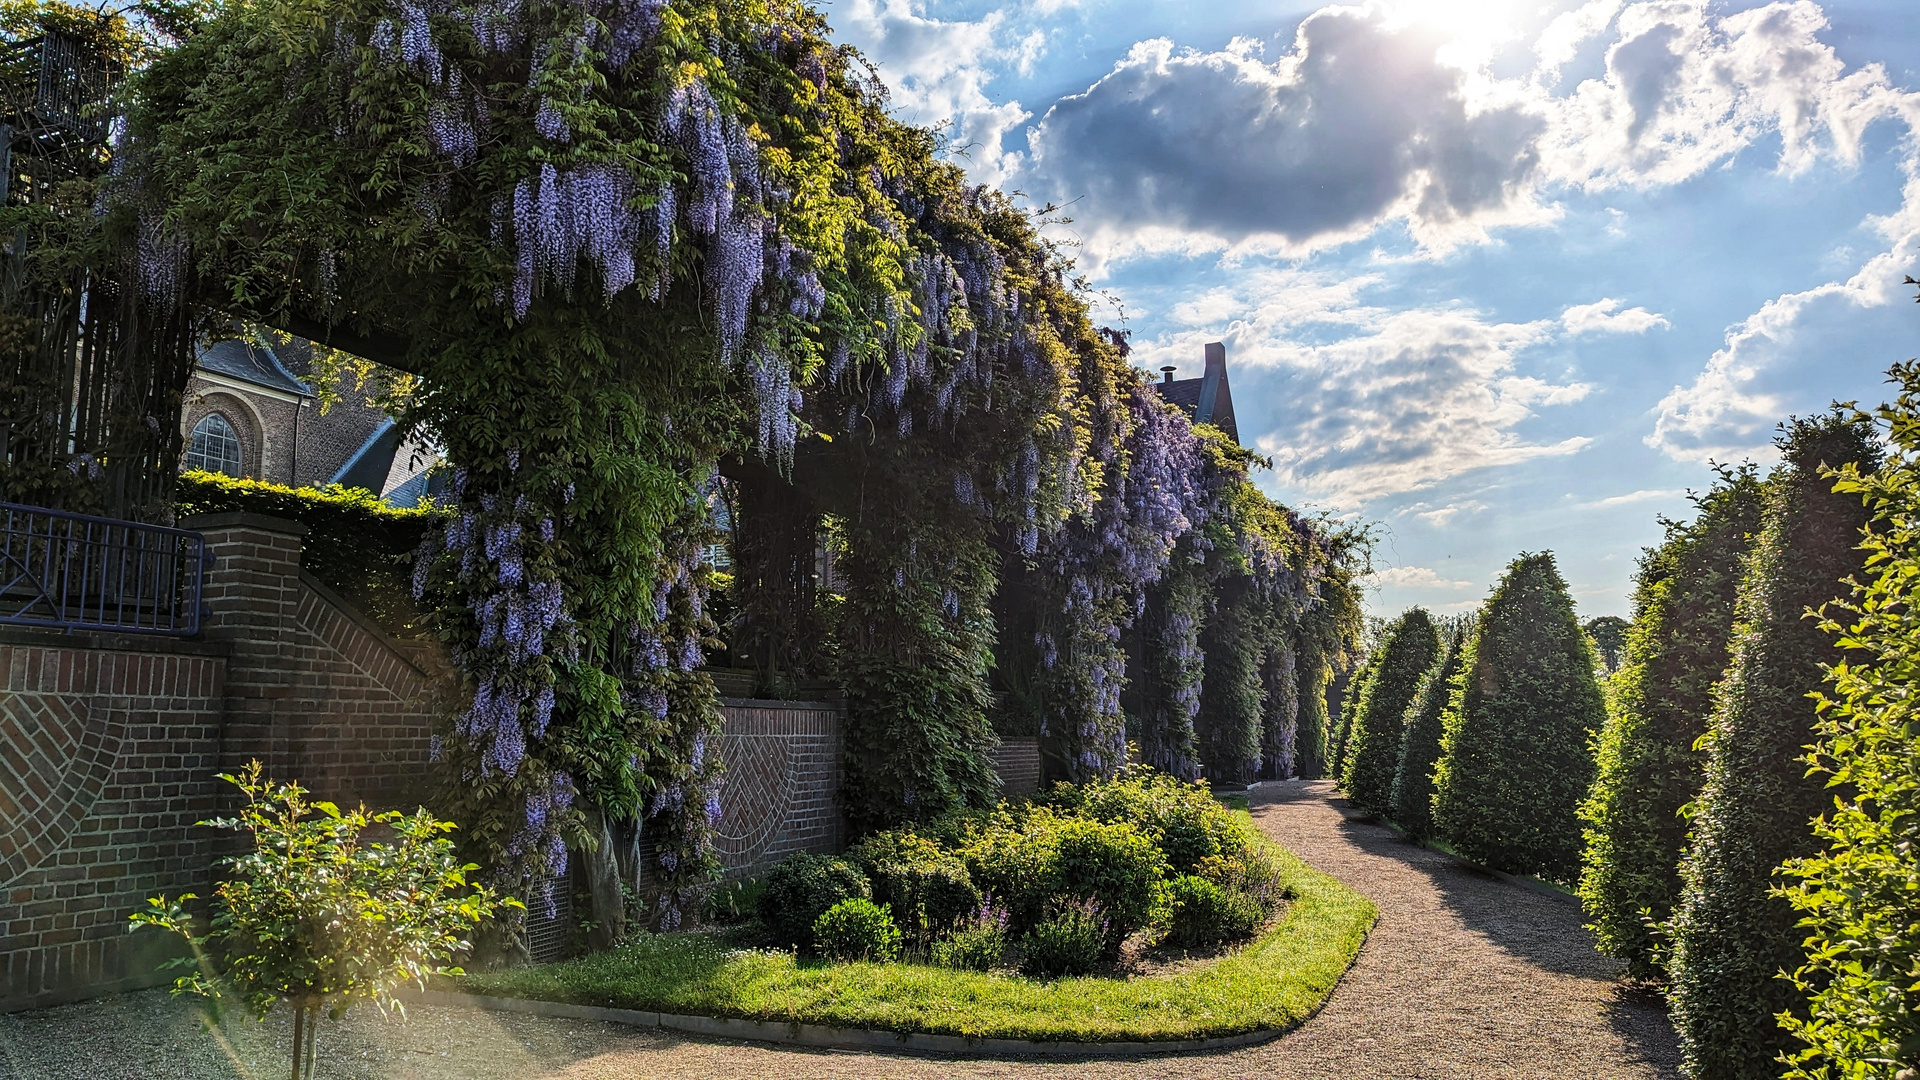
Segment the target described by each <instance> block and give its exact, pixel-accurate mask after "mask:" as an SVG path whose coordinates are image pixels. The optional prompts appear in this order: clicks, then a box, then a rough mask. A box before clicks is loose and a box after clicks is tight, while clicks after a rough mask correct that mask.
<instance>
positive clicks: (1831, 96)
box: [825, 0, 1920, 616]
mask: <svg viewBox="0 0 1920 1080" xmlns="http://www.w3.org/2000/svg"><path fill="white" fill-rule="evenodd" d="M825 10H826V12H827V15H828V18H829V19H830V20H831V22H832V23H833V24H834V26H835V28H836V31H837V33H838V34H839V36H840V38H841V39H842V40H844V41H848V42H850V43H852V44H854V45H856V46H858V47H860V48H861V49H862V50H863V51H864V52H865V53H866V54H867V55H868V56H869V57H870V58H871V59H873V60H874V61H875V62H876V64H877V65H878V67H879V70H880V72H881V75H882V76H883V78H885V80H886V81H887V83H888V85H889V86H890V87H891V88H892V92H893V96H894V104H895V108H896V110H897V111H898V112H899V113H900V114H901V115H902V116H903V117H906V118H908V119H912V120H915V121H919V122H923V123H937V122H947V123H949V124H950V135H951V141H952V144H953V145H954V146H955V148H956V150H957V151H958V152H959V153H961V154H963V155H964V157H963V159H962V160H963V161H964V163H965V164H966V166H967V167H968V169H969V171H970V172H971V173H972V174H973V176H974V178H975V179H977V180H979V181H981V182H985V183H993V184H997V185H1000V186H1003V187H1007V188H1012V189H1018V190H1020V191H1022V192H1025V193H1027V194H1028V195H1029V196H1030V197H1031V198H1032V199H1033V200H1035V201H1036V202H1047V201H1051V202H1055V203H1060V204H1063V205H1066V206H1067V207H1068V210H1067V213H1068V214H1069V215H1070V216H1071V217H1072V218H1073V221H1072V223H1071V224H1068V225H1062V226H1057V227H1056V228H1055V230H1054V231H1055V233H1056V235H1057V236H1058V237H1059V238H1061V239H1064V240H1067V241H1070V242H1071V243H1073V244H1076V245H1077V249H1076V257H1077V259H1078V262H1079V264H1080V267H1081V269H1082V270H1083V271H1085V272H1086V273H1087V274H1088V275H1089V277H1090V279H1091V280H1092V282H1093V283H1094V284H1095V285H1096V286H1097V287H1098V288H1100V289H1102V290H1105V291H1106V292H1108V293H1109V294H1111V295H1112V296H1113V297H1114V298H1115V299H1116V300H1117V302H1118V304H1119V307H1120V309H1121V310H1123V311H1124V315H1125V318H1126V325H1127V326H1128V327H1129V328H1130V329H1131V330H1132V331H1133V334H1134V344H1135V348H1136V359H1137V360H1138V362H1140V363H1141V364H1142V366H1144V367H1147V368H1149V369H1157V368H1158V367H1159V366H1160V365H1162V364H1167V363H1173V364H1178V365H1180V366H1181V368H1182V372H1181V374H1182V375H1183V376H1184V375H1193V374H1198V368H1199V364H1200V361H1201V356H1202V353H1201V345H1202V344H1204V343H1205V342H1208V341H1215V340H1219V341H1225V342H1226V343H1227V349H1228V363H1229V365H1230V370H1231V371H1232V376H1233V380H1234V404H1235V407H1236V410H1237V413H1238V419H1239V426H1240V432H1241V437H1242V439H1243V440H1245V441H1248V442H1249V443H1253V444H1257V446H1258V447H1259V448H1260V450H1261V451H1262V452H1263V453H1266V454H1268V455H1269V456H1271V457H1272V458H1273V459H1274V463H1275V468H1274V470H1273V471H1272V472H1268V473H1264V474H1262V475H1261V476H1260V478H1259V479H1260V483H1261V485H1262V486H1263V487H1264V488H1265V489H1266V490H1267V491H1268V492H1269V493H1270V494H1272V495H1274V496H1276V497H1278V498H1280V499H1282V500H1284V501H1286V502H1288V503H1290V504H1292V505H1295V506H1299V507H1305V508H1319V509H1325V510H1328V511H1331V512H1333V513H1336V514H1345V515H1355V516H1357V517H1360V518H1364V519H1367V520H1372V521H1377V522H1379V523H1380V525H1381V536H1382V543H1381V546H1380V548H1379V553H1378V554H1379V558H1378V562H1379V565H1380V571H1379V573H1378V574H1377V575H1376V576H1375V578H1374V581H1373V585H1374V588H1375V591H1374V593H1373V601H1372V602H1373V608H1374V611H1375V613H1376V614H1391V613H1392V612H1395V611H1398V610H1400V609H1401V608H1403V607H1405V606H1407V605H1410V604H1416V603H1417V604H1424V605H1426V606H1428V607H1430V608H1433V609H1435V610H1458V609H1461V608H1464V607H1469V606H1472V605H1474V604H1476V603H1477V602H1479V601H1480V600H1481V599H1482V598H1483V597H1484V596H1485V595H1486V593H1487V590H1488V589H1489V588H1490V586H1491V585H1492V583H1493V581H1494V580H1495V578H1497V576H1498V575H1499V573H1500V571H1501V569H1502V568H1503V567H1504V566H1505V565H1506V563H1507V562H1508V561H1509V560H1510V559H1511V558H1512V557H1513V556H1514V555H1515V554H1517V553H1518V552H1521V551H1539V550H1549V549H1550V550H1552V551H1554V552H1555V553H1556V554H1557V555H1558V556H1559V559H1560V563H1561V568H1562V570H1563V572H1564V573H1565V574H1566V576H1567V578H1568V580H1569V582H1570V583H1571V584H1572V586H1573V590H1574V595H1575V599H1576V600H1577V601H1578V603H1579V604H1580V607H1581V611H1582V614H1583V615H1587V616H1591V615H1601V614H1620V615H1625V614H1628V600H1627V598H1628V592H1629V590H1630V587H1631V580H1630V579H1631V575H1632V573H1633V569H1634V563H1635V559H1636V558H1637V556H1638V554H1639V552H1640V550H1641V548H1643V547H1644V546H1646V545H1647V544H1650V543H1652V542H1654V541H1656V540H1657V539H1658V537H1659V535H1660V527H1659V524H1658V518H1659V516H1660V515H1668V516H1684V515H1685V514H1686V513H1687V512H1688V508H1689V504H1688V502H1687V497H1686V493H1687V491H1688V490H1689V489H1699V488H1702V487H1704V486H1705V485H1706V484H1707V483H1708V482H1709V481H1710V479H1711V476H1712V472H1711V466H1710V464H1709V463H1710V462H1713V461H1720V462H1737V461H1740V460H1745V459H1753V460H1758V461H1761V462H1763V463H1764V462H1770V461H1771V459H1772V454H1771V451H1770V446H1769V440H1770V438H1771V436H1772V433H1773V428H1774V425H1775V424H1776V423H1777V422H1778V421H1779V420H1780V419H1782V418H1784V417H1785V416H1787V415H1789V414H1792V413H1802V414H1804V413H1809V412H1813V411H1817V410H1819V409H1820V408H1822V407H1824V406H1825V404H1826V403H1827V402H1829V401H1831V400H1834V399H1840V400H1860V401H1862V402H1869V401H1878V400H1879V399H1880V397H1881V396H1882V394H1883V386H1884V383H1883V379H1884V372H1885V369H1886V368H1887V366H1888V365H1889V364H1892V363H1894V362H1896V361H1899V360H1902V359H1906V358H1907V357H1909V356H1912V355H1915V354H1916V353H1920V347H1917V346H1916V345H1915V342H1916V341H1920V309H1916V308H1915V307H1914V306H1913V303H1912V300H1913V290H1912V289H1911V288H1909V287H1905V286H1902V285H1901V284H1900V282H1901V279H1902V278H1903V277H1904V276H1905V275H1906V274H1908V273H1910V272H1914V273H1916V275H1917V276H1920V265H1916V264H1917V263H1920V145H1916V138H1915V133H1916V131H1920V20H1915V19H1913V18H1912V17H1911V11H1910V5H1896V4H1895V3H1892V2H1882V0H1847V2H1846V3H1843V4H1842V3H1829V4H1826V5H1821V4H1817V3H1813V2H1811V0H1802V2H1797V3H1772V4H1752V3H1738V2H1735V3H1691V2H1686V0H1671V2H1663V3H1630V4H1628V3H1620V2H1617V0H1589V2H1586V3H1580V2H1577V0H1573V2H1559V3H1547V4H1541V3H1538V2H1535V0H1406V2H1400V3H1390V2H1380V3H1372V4H1364V5H1357V6H1323V5H1310V4H1287V3H1272V4H1256V3H1241V4H1209V5H1201V4H1190V3H1164V4H1157V3H1142V2H1137V0H1029V2H1027V3H1023V4H1010V3H987V2H978V0H975V2H964V3H963V2H948V0H836V2H835V3H832V4H829V5H828V6H826V8H825ZM1121 310H1115V309H1113V308H1108V309H1106V310H1105V311H1103V312H1101V313H1100V317H1101V318H1102V320H1103V321H1106V322H1117V321H1118V320H1119V318H1120V316H1121Z"/></svg>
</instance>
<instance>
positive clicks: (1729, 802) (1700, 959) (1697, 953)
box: [1668, 412, 1879, 1080]
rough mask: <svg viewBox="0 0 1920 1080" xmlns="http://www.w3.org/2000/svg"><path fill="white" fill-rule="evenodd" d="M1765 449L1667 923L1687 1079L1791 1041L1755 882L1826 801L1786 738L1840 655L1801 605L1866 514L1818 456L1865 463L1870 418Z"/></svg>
mask: <svg viewBox="0 0 1920 1080" xmlns="http://www.w3.org/2000/svg"><path fill="white" fill-rule="evenodd" d="M1780 447H1781V451H1782V456H1783V461H1782V463H1781V465H1780V466H1779V468H1777V469H1776V470H1775V471H1774V473H1773V475H1772V476H1771V477H1769V479H1768V481H1767V492H1766V497H1765V504H1764V510H1763V513H1762V519H1761V531H1760V537H1759V539H1758V541H1757V542H1756V543H1755V545H1754V550H1753V553H1752V555H1751V557H1750V560H1749V562H1748V565H1747V570H1746V576H1745V578H1744V579H1743V580H1742V582H1741V584H1740V593H1739V598H1738V600H1737V601H1736V604H1735V609H1734V629H1733V637H1732V663H1731V666H1730V667H1729V668H1728V669H1727V674H1726V677H1725V678H1724V680H1722V682H1721V684H1720V685H1719V687H1717V688H1716V690H1715V693H1714V709H1713V714H1712V718H1711V720H1710V722H1709V725H1708V731H1707V737H1706V747H1707V764H1706V784H1705V786H1704V787H1703V788H1702V790H1701V792H1700V796H1699V798H1698V800H1697V801H1696V803H1695V807H1696V809H1695V812H1694V816H1693V821H1692V827H1693V830H1692V840H1691V843H1690V846H1689V848H1688V850H1687V853H1686V858H1685V861H1684V863H1683V864H1682V866H1681V871H1680V876H1681V882H1682V890H1681V895H1680V903H1679V905H1678V907H1677V908H1676V910H1675V912H1674V918H1673V924H1672V926H1673V929H1672V941H1673V953H1672V960H1671V963H1670V965H1669V969H1668V976H1669V979H1670V983H1671V987H1672V989H1671V992H1670V995H1669V1000H1670V1001H1671V1002H1672V1011H1673V1019H1674V1027H1675V1028H1676V1029H1678V1031H1679V1032H1680V1042H1681V1055H1682V1067H1683V1068H1684V1070H1685V1071H1686V1073H1687V1075H1688V1076H1690V1077H1694V1078H1698V1080H1722V1078H1727V1080H1732V1078H1746V1077H1772V1076H1777V1075H1779V1072H1780V1066H1779V1065H1778V1064H1777V1063H1776V1062H1775V1061H1774V1059H1775V1057H1776V1056H1777V1055H1778V1054H1780V1052H1781V1051H1783V1050H1785V1049H1787V1048H1788V1046H1789V1045H1790V1044H1791V1040H1790V1039H1789V1038H1788V1037H1787V1035H1786V1033H1785V1032H1783V1031H1782V1030H1781V1029H1780V1027H1779V1025H1778V1023H1777V1022H1776V1020H1775V1016H1776V1014H1778V1013H1781V1012H1793V1013H1796V1014H1801V1015H1804V1013H1805V1003H1804V1001H1803V1000H1802V998H1801V996H1800V994H1799V993H1798V991H1796V990H1795V989H1794V987H1793V985H1792V984H1791V983H1789V982H1787V981H1786V980H1783V979H1779V978H1776V977H1775V976H1777V975H1778V974H1779V973H1780V972H1782V971H1791V970H1793V969H1795V968H1797V967H1799V966H1800V963H1801V961H1802V958H1803V954H1802V953H1801V951H1800V940H1801V935H1800V933H1799V932H1798V931H1796V930H1795V929H1794V922H1795V919H1796V916H1795V914H1794V911H1793V907H1792V905H1791V904H1789V903H1788V902H1787V901H1786V900H1785V899H1784V898H1782V897H1778V896H1773V895H1770V890H1771V889H1772V887H1773V886H1774V884H1775V879H1774V868H1775V867H1777V866H1779V865H1780V864H1781V863H1782V862H1784V861H1786V860H1787V859H1790V858H1794V857H1799V856H1807V855H1811V854H1813V853H1814V852H1815V851H1817V850H1818V849H1819V841H1818V840H1817V838H1816V837H1815V836H1814V833H1813V829H1812V827H1811V825H1810V822H1811V821H1812V820H1813V818H1814V817H1815V816H1817V815H1819V814H1820V813H1821V812H1822V811H1824V810H1826V809H1828V808H1830V806H1831V802H1830V801H1829V796H1828V795H1827V793H1826V792H1825V790H1824V786H1825V785H1824V782H1823V781H1822V780H1821V779H1820V778H1818V777H1811V778H1810V777H1808V776H1807V775H1806V773H1807V766H1806V763H1805V761H1804V760H1803V751H1802V747H1804V746H1806V745H1807V744H1809V743H1811V742H1812V741H1813V739H1814V705H1813V702H1812V701H1811V700H1809V699H1808V695H1809V694H1811V693H1813V692H1814V691H1815V690H1817V689H1819V688H1820V685H1821V679H1822V674H1823V672H1822V669H1821V665H1822V664H1831V663H1835V662H1837V661H1839V660H1840V659H1841V658H1842V654H1841V653H1840V652H1838V651H1837V650H1836V649H1835V648H1834V644H1833V640H1832V639H1831V638H1830V637H1829V636H1828V635H1827V634H1826V633H1825V632H1824V631H1822V630H1821V629H1820V626H1819V624H1818V623H1817V622H1816V621H1815V620H1813V619H1809V618H1806V617H1805V616H1806V612H1807V610H1808V609H1809V608H1817V607H1819V606H1821V605H1823V604H1825V603H1827V602H1828V601H1830V600H1833V599H1835V598H1837V597H1839V596H1841V595H1843V594H1844V593H1845V592H1846V586H1844V585H1842V584H1841V581H1842V579H1843V578H1846V577H1848V576H1851V575H1855V574H1857V573H1859V571H1860V567H1861V562H1862V556H1861V554H1860V552H1859V551H1857V550H1856V545H1858V544H1859V543H1860V538H1861V535H1860V534H1861V529H1862V527H1863V526H1864V525H1865V524H1866V521H1867V513H1866V510H1865V508H1864V507H1862V505H1861V501H1860V497H1859V496H1858V495H1856V494H1853V493H1835V492H1834V490H1833V480H1832V479H1831V478H1829V477H1827V476H1824V475H1822V467H1823V466H1825V467H1833V468H1838V467H1840V466H1843V465H1847V464H1856V465H1858V466H1859V467H1860V468H1862V469H1866V470H1871V469H1873V468H1875V467H1877V465H1878V464H1879V451H1878V450H1877V448H1876V447H1875V445H1874V443H1873V430H1872V427H1871V425H1869V424H1867V423H1864V422H1862V421H1860V420H1858V419H1855V418H1853V417H1849V416H1846V415H1843V414H1840V413H1838V412H1835V413H1832V414H1829V415H1826V416H1823V417H1820V418H1818V419H1812V420H1797V421H1794V422H1792V423H1791V424H1790V425H1789V427H1788V429H1787V431H1786V433H1785V434H1784V435H1783V436H1782V437H1781V440H1780Z"/></svg>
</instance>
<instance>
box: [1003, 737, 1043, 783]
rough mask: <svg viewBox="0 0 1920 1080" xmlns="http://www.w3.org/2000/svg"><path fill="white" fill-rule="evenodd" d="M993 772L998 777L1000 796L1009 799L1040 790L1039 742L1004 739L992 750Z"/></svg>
mask: <svg viewBox="0 0 1920 1080" xmlns="http://www.w3.org/2000/svg"><path fill="white" fill-rule="evenodd" d="M993 771H994V772H996V773H998V774H999V776H1000V794H1002V795H1005V796H1008V797H1009V798H1017V797H1019V796H1022V795H1032V794H1035V793H1037V792H1038V791H1039V790H1040V740H1039V739H1030V738H1029V739H1006V738H1003V739H1001V740H1000V745H998V746H996V747H994V748H993Z"/></svg>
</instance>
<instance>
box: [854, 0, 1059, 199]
mask: <svg viewBox="0 0 1920 1080" xmlns="http://www.w3.org/2000/svg"><path fill="white" fill-rule="evenodd" d="M1071 3H1072V0H1056V2H1055V3H1053V5H1052V7H1051V8H1050V9H1049V10H1056V9H1058V8H1060V7H1062V6H1067V5H1069V4H1071ZM833 22H834V29H835V30H836V31H837V32H838V34H839V36H840V37H842V38H843V39H845V40H847V41H849V42H850V43H852V44H854V45H856V46H858V47H859V49H860V50H861V51H862V52H863V53H865V54H866V55H867V58H868V59H870V60H872V61H873V62H874V65H875V66H876V67H877V68H879V70H880V75H881V77H882V78H883V79H885V80H886V83H887V87H888V89H889V90H890V91H891V92H892V96H893V102H894V105H895V106H896V108H897V109H898V110H899V112H900V113H901V115H902V116H903V117H904V118H906V119H907V120H910V121H912V122H914V123H920V124H937V123H941V122H943V121H950V122H951V123H952V130H951V131H950V132H949V133H948V134H949V142H950V144H951V145H952V146H954V147H955V148H956V149H959V150H961V151H964V153H965V154H966V158H967V168H968V172H969V173H970V174H971V175H972V177H973V179H974V180H976V181H978V182H980V183H985V184H998V183H1000V182H1001V181H1003V180H1005V179H1006V178H1007V176H1008V174H1009V173H1010V172H1011V171H1012V169H1013V168H1014V167H1015V165H1016V164H1017V162H1018V160H1019V155H1018V154H1017V153H1014V152H1010V151H1008V150H1006V149H1005V147H1004V143H1005V139H1006V136H1007V133H1008V132H1010V131H1013V130H1014V129H1015V128H1017V127H1019V126H1020V125H1021V124H1024V123H1026V122H1027V120H1029V119H1030V118H1031V114H1030V113H1028V112H1027V111H1026V110H1025V109H1023V108H1021V106H1020V103H1019V102H1018V101H1005V102H995V101H994V100H993V99H992V97H991V96H990V95H989V94H988V93H987V84H988V83H989V82H991V81H992V79H993V75H994V70H995V68H997V67H999V66H1002V65H1009V64H1010V65H1012V66H1014V67H1016V68H1026V69H1028V70H1031V68H1032V66H1033V64H1034V63H1035V62H1036V61H1037V60H1038V59H1039V58H1040V56H1041V55H1042V54H1044V52H1045V51H1046V37H1045V35H1044V34H1039V33H1038V31H1035V32H1032V33H1028V34H1026V35H1024V36H1016V35H1017V30H1016V28H1014V27H1013V26H1012V24H1011V21H1010V19H1009V18H1008V15H1007V12H1005V11H991V12H988V13H987V14H986V15H984V16H982V17H981V18H979V19H975V20H971V21H967V20H946V19H935V18H929V17H927V16H926V15H924V14H921V13H920V12H919V11H916V10H915V7H914V4H913V3H912V2H911V0H852V3H850V4H848V5H847V6H846V7H845V8H842V9H840V10H838V11H836V12H835V13H834V20H833ZM1036 35H1037V36H1036Z"/></svg>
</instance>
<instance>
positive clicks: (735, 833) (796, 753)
mask: <svg viewBox="0 0 1920 1080" xmlns="http://www.w3.org/2000/svg"><path fill="white" fill-rule="evenodd" d="M721 710H722V711H723V712H724V713H725V715H726V726H725V728H724V731H725V734H724V736H723V738H722V741H721V747H720V752H721V754H722V755H723V756H724V758H725V760H726V763H727V776H726V782H725V783H726V786H724V787H723V788H721V789H720V828H719V832H720V837H719V840H718V842H717V844H716V847H717V848H718V853H719V855H720V861H721V863H722V864H723V865H725V866H726V868H727V876H728V877H752V876H754V875H756V874H760V873H764V872H765V871H766V870H767V869H768V868H769V867H771V866H772V865H773V864H774V863H777V862H779V861H780V860H781V859H783V858H785V857H786V856H788V855H790V854H792V853H793V852H796V851H812V852H818V853H823V854H829V855H830V854H833V853H835V852H838V851H839V850H840V848H841V847H842V845H843V836H842V831H841V823H840V806H839V803H838V801H837V799H838V795H839V791H840V730H841V720H842V717H843V716H844V715H845V712H844V710H843V709H842V707H841V706H840V705H838V704H830V703H827V702H816V701H756V700H748V699H736V698H723V699H721Z"/></svg>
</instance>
